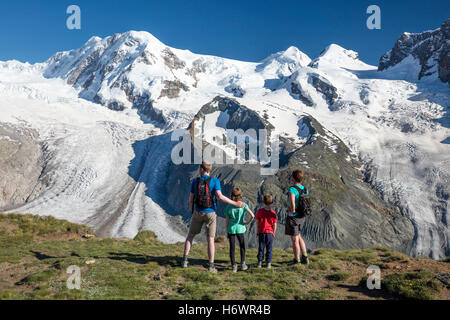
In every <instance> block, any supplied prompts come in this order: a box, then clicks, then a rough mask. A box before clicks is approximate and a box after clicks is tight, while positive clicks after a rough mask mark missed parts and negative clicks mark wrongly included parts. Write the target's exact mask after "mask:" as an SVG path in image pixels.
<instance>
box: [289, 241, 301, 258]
mask: <svg viewBox="0 0 450 320" xmlns="http://www.w3.org/2000/svg"><path fill="white" fill-rule="evenodd" d="M291 240H292V251H293V252H294V258H295V259H296V260H299V259H300V244H299V241H298V236H291Z"/></svg>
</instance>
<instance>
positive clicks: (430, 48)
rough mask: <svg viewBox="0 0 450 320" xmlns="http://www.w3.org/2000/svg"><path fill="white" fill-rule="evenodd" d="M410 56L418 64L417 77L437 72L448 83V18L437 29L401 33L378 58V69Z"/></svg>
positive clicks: (393, 64)
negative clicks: (393, 44)
mask: <svg viewBox="0 0 450 320" xmlns="http://www.w3.org/2000/svg"><path fill="white" fill-rule="evenodd" d="M409 56H411V57H412V58H414V59H416V60H417V61H418V62H419V64H420V72H419V74H418V75H417V77H418V79H419V80H420V79H422V78H423V77H426V76H430V75H433V74H437V75H438V76H439V78H440V79H441V80H442V81H443V82H447V83H450V19H448V20H447V21H446V22H444V23H443V24H442V25H441V27H440V28H439V29H436V30H432V31H425V32H422V33H403V34H402V35H401V36H400V38H398V40H397V42H396V43H395V46H394V47H393V48H392V50H391V51H389V52H387V53H386V54H384V55H383V56H382V57H381V58H380V63H379V65H378V70H379V71H382V70H385V69H388V68H390V67H392V66H395V65H397V64H399V63H401V62H402V61H404V60H405V59H406V58H407V57H409Z"/></svg>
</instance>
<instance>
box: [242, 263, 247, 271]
mask: <svg viewBox="0 0 450 320" xmlns="http://www.w3.org/2000/svg"><path fill="white" fill-rule="evenodd" d="M247 269H248V266H247V265H246V264H245V262H244V263H241V270H242V271H245V270H247Z"/></svg>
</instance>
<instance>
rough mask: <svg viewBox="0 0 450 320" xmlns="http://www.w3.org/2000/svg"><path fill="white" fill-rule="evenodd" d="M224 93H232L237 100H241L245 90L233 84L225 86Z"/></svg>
mask: <svg viewBox="0 0 450 320" xmlns="http://www.w3.org/2000/svg"><path fill="white" fill-rule="evenodd" d="M225 91H226V92H229V93H232V94H233V95H234V96H235V97H237V98H242V97H243V96H244V95H245V90H244V89H242V88H241V87H240V86H238V85H235V84H230V85H229V86H226V87H225Z"/></svg>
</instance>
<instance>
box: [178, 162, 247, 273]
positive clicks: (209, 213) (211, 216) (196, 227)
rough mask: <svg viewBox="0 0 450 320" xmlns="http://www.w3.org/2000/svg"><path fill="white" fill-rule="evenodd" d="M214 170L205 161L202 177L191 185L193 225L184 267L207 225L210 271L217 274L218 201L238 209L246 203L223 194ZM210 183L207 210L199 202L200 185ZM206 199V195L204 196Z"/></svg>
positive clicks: (190, 201) (190, 199)
mask: <svg viewBox="0 0 450 320" xmlns="http://www.w3.org/2000/svg"><path fill="white" fill-rule="evenodd" d="M211 169H212V165H211V164H210V163H207V162H206V161H203V162H202V164H201V165H200V167H199V174H200V177H199V178H197V179H194V180H193V181H192V184H191V195H190V197H189V208H191V210H192V219H191V224H190V226H189V232H188V236H187V238H186V242H185V244H184V256H183V262H182V267H183V268H186V267H187V266H188V259H187V257H188V254H189V251H190V250H191V247H192V241H193V240H194V237H195V236H196V235H197V234H199V233H200V231H201V230H202V227H203V225H204V224H205V225H206V242H207V244H208V257H209V271H211V272H213V273H216V272H217V269H216V268H215V266H214V251H215V246H214V238H215V236H216V219H217V216H216V201H217V200H220V201H222V202H225V203H227V204H231V205H234V206H236V207H240V208H243V207H244V206H245V203H243V202H242V201H233V200H231V199H229V198H227V197H226V196H224V195H223V194H222V188H221V187H220V181H219V179H217V178H214V177H212V178H211V177H210V176H209V175H210V172H211ZM201 180H202V181H206V182H208V181H209V184H207V183H206V185H207V186H208V191H209V195H207V196H206V197H207V198H208V199H206V200H205V199H202V200H205V203H209V206H207V207H206V208H202V207H200V205H199V204H201V203H202V201H200V200H199V194H198V193H199V184H200V183H201V184H202V186H204V185H205V184H204V183H202V181H201ZM203 197H205V195H203Z"/></svg>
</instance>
